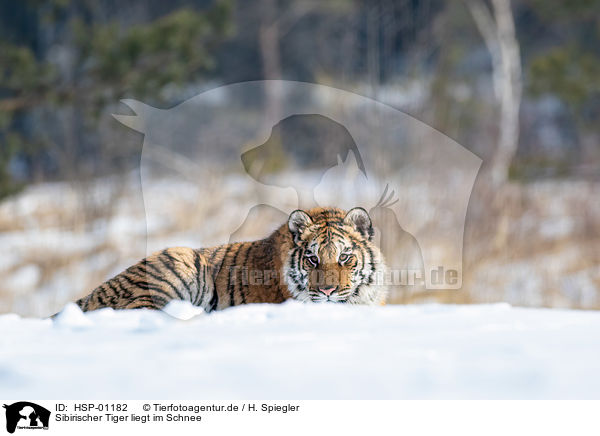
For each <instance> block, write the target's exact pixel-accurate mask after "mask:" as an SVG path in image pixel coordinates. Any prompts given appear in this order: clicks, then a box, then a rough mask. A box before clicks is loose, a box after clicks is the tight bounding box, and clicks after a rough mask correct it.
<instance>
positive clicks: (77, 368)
mask: <svg viewBox="0 0 600 436" xmlns="http://www.w3.org/2000/svg"><path fill="white" fill-rule="evenodd" d="M170 310H171V312H172V313H173V314H174V315H176V316H178V317H180V318H190V317H193V315H195V314H196V313H197V312H194V310H193V308H189V307H187V308H186V307H184V306H181V305H178V306H174V307H171V308H170ZM0 329H1V331H2V332H3V334H2V338H1V339H0V344H1V346H0V391H1V392H2V396H3V397H5V398H29V399H32V398H33V399H144V398H160V399H188V398H190V399H191V398H194V399H248V398H252V399H285V398H294V399H346V398H348V399H386V398H399V399H401V398H410V399H414V398H471V399H475V398H599V397H600V376H599V375H598V368H599V367H600V335H599V334H598V332H600V313H598V312H584V311H569V310H555V309H518V308H512V307H510V306H508V305H505V304H500V305H480V306H443V305H418V306H417V305H415V306H386V307H353V306H344V305H310V304H301V303H297V302H290V303H286V304H283V305H248V306H244V307H237V308H232V309H228V310H225V311H222V312H216V313H213V314H210V315H207V314H201V315H198V316H195V317H193V318H191V319H189V320H187V321H183V320H180V319H176V318H173V317H171V316H169V315H167V314H165V313H162V312H151V311H146V310H138V311H113V310H112V309H104V310H100V311H97V312H92V313H89V314H83V313H81V312H80V311H79V309H78V308H77V307H76V306H74V305H69V306H67V307H66V308H65V310H63V312H62V313H61V314H60V315H59V316H58V317H57V318H56V319H55V320H49V319H46V320H40V319H24V318H20V317H18V316H17V315H13V314H9V315H3V316H0Z"/></svg>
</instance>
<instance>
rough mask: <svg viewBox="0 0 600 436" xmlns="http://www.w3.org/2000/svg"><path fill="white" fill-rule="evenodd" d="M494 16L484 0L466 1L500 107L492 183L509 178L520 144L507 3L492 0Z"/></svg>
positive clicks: (515, 48)
mask: <svg viewBox="0 0 600 436" xmlns="http://www.w3.org/2000/svg"><path fill="white" fill-rule="evenodd" d="M491 2H492V8H493V14H492V12H491V11H490V10H489V9H488V7H487V6H486V4H485V3H484V2H483V0H467V6H468V7H469V10H470V12H471V15H472V16H473V19H474V20H475V23H476V25H477V28H478V29H479V32H480V33H481V35H482V37H483V40H484V41H485V44H486V46H487V48H488V50H489V52H490V55H491V57H492V69H493V73H492V74H493V83H494V93H495V95H496V99H497V100H498V103H499V105H500V121H499V130H500V131H499V138H498V143H497V146H496V149H495V150H494V154H493V156H492V159H491V162H490V166H489V171H490V176H491V180H492V183H493V184H494V185H496V186H497V185H501V184H503V183H505V182H506V180H507V179H508V172H509V169H510V165H511V162H512V160H513V158H514V156H515V154H516V152H517V147H518V144H519V108H520V106H521V92H522V78H521V55H520V50H519V42H518V41H517V37H516V32H515V22H514V17H513V14H512V10H511V7H510V0H491Z"/></svg>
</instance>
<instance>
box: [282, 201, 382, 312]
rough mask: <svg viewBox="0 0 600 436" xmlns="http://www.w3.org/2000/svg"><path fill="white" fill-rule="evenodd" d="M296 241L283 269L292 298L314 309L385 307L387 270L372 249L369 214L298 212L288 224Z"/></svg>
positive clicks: (290, 218)
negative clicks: (320, 305)
mask: <svg viewBox="0 0 600 436" xmlns="http://www.w3.org/2000/svg"><path fill="white" fill-rule="evenodd" d="M288 228H289V230H290V232H291V234H292V238H293V240H294V246H293V248H292V249H291V250H290V252H289V256H288V259H287V262H286V263H285V266H284V274H285V281H286V284H287V286H288V289H289V290H290V292H291V294H292V296H293V297H294V298H296V299H298V300H301V301H310V302H315V303H321V302H334V303H352V304H377V303H383V302H384V301H385V297H386V288H385V286H384V285H383V278H384V275H385V264H384V261H383V256H382V254H381V252H380V251H379V249H378V248H377V246H375V244H373V242H372V237H373V227H372V224H371V219H370V217H369V214H368V213H367V211H365V210H364V209H363V208H360V207H356V208H354V209H352V210H350V211H349V212H348V213H344V211H342V210H340V209H332V208H328V209H321V208H317V209H312V210H310V211H308V212H305V211H302V210H296V211H294V212H292V213H291V215H290V217H289V219H288Z"/></svg>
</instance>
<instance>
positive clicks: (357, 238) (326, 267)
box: [77, 208, 386, 312]
mask: <svg viewBox="0 0 600 436" xmlns="http://www.w3.org/2000/svg"><path fill="white" fill-rule="evenodd" d="M372 235H373V229H372V225H371V219H370V218H369V215H368V213H367V212H366V211H365V210H364V209H362V208H354V209H352V210H350V211H349V212H348V213H345V212H344V211H342V210H340V209H336V208H315V209H311V210H309V211H307V212H304V211H301V210H296V211H294V212H292V214H291V215H290V216H289V219H288V222H287V223H286V224H284V225H282V226H281V227H280V228H279V229H277V230H276V231H275V232H274V233H273V234H271V235H270V236H269V237H267V238H266V239H262V240H260V241H254V242H239V243H233V244H227V245H221V246H218V247H212V248H200V249H191V248H185V247H177V248H167V249H166V250H163V251H160V252H158V253H155V254H153V255H151V256H149V257H147V258H146V259H143V260H141V261H140V262H138V263H137V264H135V265H133V266H131V267H130V268H128V269H127V270H125V271H123V272H122V273H120V274H118V275H117V276H115V277H113V278H112V279H110V280H108V281H107V282H105V283H103V284H102V285H100V286H98V287H97V288H96V289H94V290H93V291H92V292H91V293H90V294H89V295H88V296H86V297H84V298H81V299H80V300H78V301H77V304H78V305H79V306H80V307H81V309H82V310H84V311H89V310H95V309H100V308H103V307H112V308H115V309H137V308H151V309H161V308H163V307H164V306H166V305H167V304H168V303H169V302H170V301H171V300H174V299H180V300H186V301H189V302H191V303H192V304H194V305H196V306H201V307H203V308H204V309H205V310H206V311H207V312H211V311H213V310H220V309H225V308H227V307H230V306H236V305H239V304H246V303H281V302H283V301H285V300H287V299H289V298H295V299H297V300H301V301H306V302H325V301H332V302H338V303H353V304H382V303H383V302H384V301H385V297H386V288H385V286H384V285H383V284H382V283H381V282H382V279H383V275H384V274H385V265H384V262H383V258H382V255H381V252H380V251H379V249H378V248H377V247H376V246H375V245H374V244H373V243H372V242H371V239H372Z"/></svg>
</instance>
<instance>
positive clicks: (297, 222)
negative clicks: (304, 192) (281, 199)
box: [288, 209, 313, 244]
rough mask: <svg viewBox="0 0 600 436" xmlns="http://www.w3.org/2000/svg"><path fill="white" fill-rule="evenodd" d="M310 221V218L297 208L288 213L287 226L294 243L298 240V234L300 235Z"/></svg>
mask: <svg viewBox="0 0 600 436" xmlns="http://www.w3.org/2000/svg"><path fill="white" fill-rule="evenodd" d="M312 222H313V220H312V218H311V217H310V216H308V214H307V213H306V212H304V211H303V210H300V209H298V210H295V211H293V212H292V213H291V214H290V217H289V219H288V228H289V229H290V232H291V233H292V236H293V238H294V242H295V243H296V244H298V243H299V242H300V236H302V233H303V232H304V231H305V230H306V228H307V227H308V226H310V225H311V224H312Z"/></svg>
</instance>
